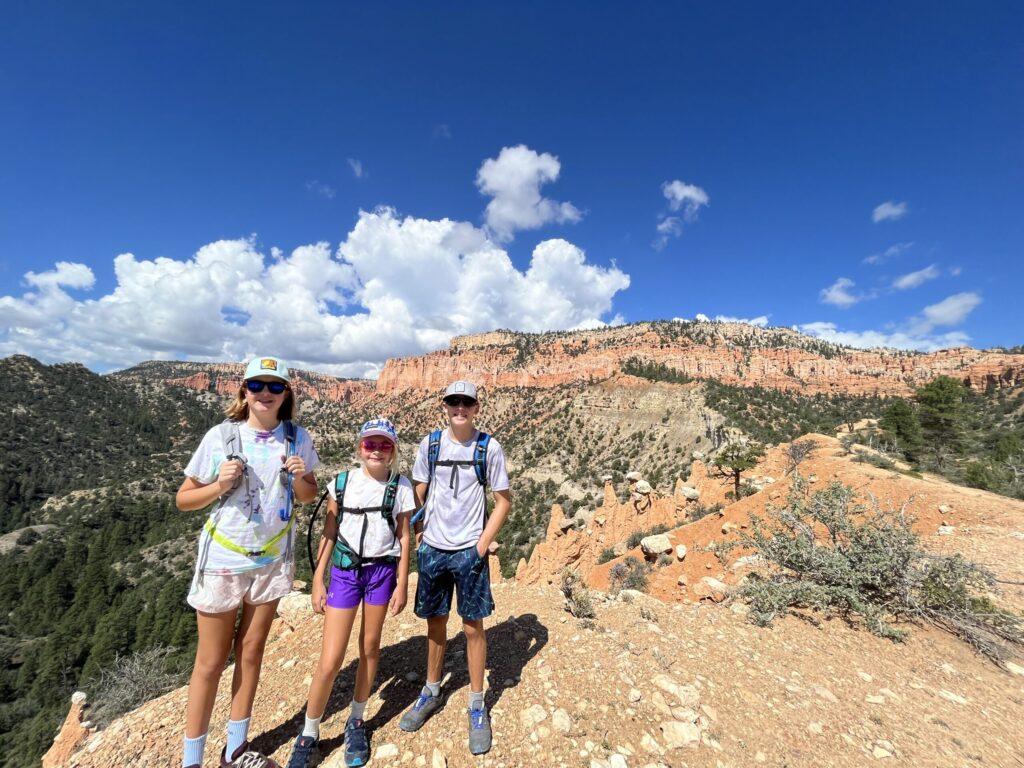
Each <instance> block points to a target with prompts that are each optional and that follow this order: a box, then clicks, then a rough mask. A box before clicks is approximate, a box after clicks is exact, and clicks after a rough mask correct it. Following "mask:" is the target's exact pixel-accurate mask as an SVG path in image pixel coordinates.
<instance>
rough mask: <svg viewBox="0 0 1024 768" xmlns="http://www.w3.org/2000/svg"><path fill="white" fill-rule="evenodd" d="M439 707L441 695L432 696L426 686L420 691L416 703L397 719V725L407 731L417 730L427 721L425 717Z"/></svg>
mask: <svg viewBox="0 0 1024 768" xmlns="http://www.w3.org/2000/svg"><path fill="white" fill-rule="evenodd" d="M440 708H441V697H440V696H434V695H433V694H432V693H431V692H430V690H429V689H428V688H424V689H423V690H422V691H420V695H419V698H417V699H416V703H414V704H413V705H412V706H411V707H409V709H407V710H405V714H404V715H402V719H401V720H399V721H398V727H399V728H401V729H402V730H403V731H407V732H408V733H412V732H413V731H418V730H419V729H420V728H422V727H423V724H424V723H425V722H427V719H428V718H429V717H430V716H431V715H432V714H434V713H435V712H437V710H439V709H440Z"/></svg>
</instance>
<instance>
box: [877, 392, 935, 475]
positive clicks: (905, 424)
mask: <svg viewBox="0 0 1024 768" xmlns="http://www.w3.org/2000/svg"><path fill="white" fill-rule="evenodd" d="M878 425H879V426H880V427H881V428H882V429H883V430H884V431H885V432H886V433H888V435H889V436H890V437H891V438H892V440H893V441H894V442H895V443H896V447H897V448H898V449H899V450H900V451H902V453H903V455H904V456H906V457H907V459H908V460H910V461H916V460H917V456H918V454H919V453H920V451H921V448H922V446H923V445H924V438H923V436H922V434H921V422H920V420H918V418H917V412H916V411H915V410H914V409H913V408H912V407H911V406H910V403H908V402H907V401H906V400H903V399H898V400H895V401H894V402H893V404H892V405H890V406H889V407H888V408H886V409H885V413H883V414H882V418H881V419H880V420H879V422H878Z"/></svg>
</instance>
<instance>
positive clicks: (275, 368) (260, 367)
mask: <svg viewBox="0 0 1024 768" xmlns="http://www.w3.org/2000/svg"><path fill="white" fill-rule="evenodd" d="M261 376H263V377H267V376H269V377H272V378H275V379H280V380H281V381H288V382H290V381H291V380H292V379H291V375H290V374H289V373H288V366H287V365H285V364H284V360H282V359H281V358H279V357H254V358H253V359H252V360H250V361H249V364H248V365H247V366H245V379H246V380H248V379H257V378H259V377H261Z"/></svg>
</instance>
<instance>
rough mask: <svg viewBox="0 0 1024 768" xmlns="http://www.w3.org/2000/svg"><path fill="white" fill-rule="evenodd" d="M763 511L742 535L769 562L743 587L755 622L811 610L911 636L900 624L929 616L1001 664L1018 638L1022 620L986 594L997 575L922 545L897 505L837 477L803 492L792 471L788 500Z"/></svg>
mask: <svg viewBox="0 0 1024 768" xmlns="http://www.w3.org/2000/svg"><path fill="white" fill-rule="evenodd" d="M769 515H770V518H769V519H768V520H765V519H762V518H760V517H758V516H753V517H752V518H751V528H750V533H742V534H741V538H740V541H739V542H738V546H741V547H749V548H751V549H754V550H755V551H756V552H757V553H759V554H760V555H761V556H762V557H763V558H765V560H766V561H767V562H768V563H769V564H771V565H773V566H774V570H773V572H772V573H770V574H769V575H768V576H760V577H759V576H757V575H752V577H751V578H750V579H749V580H748V582H747V583H746V584H745V585H744V586H743V587H741V589H740V592H739V594H740V596H741V597H743V598H745V599H746V600H747V601H748V602H749V603H750V608H751V610H750V618H751V620H752V621H754V622H755V623H757V624H759V625H762V626H767V625H769V624H771V622H772V621H773V620H774V619H775V618H776V617H777V616H779V615H781V614H784V613H786V612H788V611H790V610H792V609H794V608H797V609H811V610H815V611H820V612H822V613H824V614H826V615H836V616H840V617H842V618H844V619H846V620H847V621H850V622H851V623H854V622H856V621H863V622H864V623H865V624H866V626H867V627H868V629H869V630H870V631H871V632H873V633H874V634H877V635H880V636H882V637H887V638H890V639H892V640H902V639H903V638H904V637H905V636H906V633H907V630H906V629H905V628H903V627H898V626H897V623H901V622H919V623H927V624H931V625H933V626H936V627H938V628H940V629H943V630H945V631H947V632H950V633H951V634H953V635H955V636H957V637H959V638H961V639H962V640H964V641H966V642H967V643H968V644H970V645H971V646H972V647H973V648H974V649H975V650H977V651H978V652H980V653H982V654H984V655H985V656H987V657H988V658H990V659H992V660H994V661H996V662H997V663H1001V662H1003V661H1005V660H1007V659H1008V658H1010V657H1012V656H1013V655H1014V654H1015V653H1016V652H1017V651H1018V649H1019V647H1020V646H1022V645H1024V617H1022V616H1021V615H1020V614H1016V613H1010V612H1009V611H1006V610H1003V609H1001V608H999V607H998V606H996V605H995V604H994V603H993V602H992V601H991V599H990V598H989V597H988V594H989V593H990V592H991V591H992V590H993V589H995V586H996V579H995V576H994V575H993V574H992V573H991V572H989V571H988V570H986V569H984V568H982V567H981V566H979V565H976V564H974V563H972V562H969V561H967V560H965V559H964V558H963V557H961V556H960V555H952V556H947V555H933V554H930V553H928V552H926V551H925V550H924V549H923V548H922V546H921V542H920V538H919V537H918V535H917V534H916V533H915V532H914V531H913V529H912V528H911V525H910V522H911V521H910V520H908V519H907V518H906V516H905V515H904V513H903V510H902V509H900V510H883V509H881V508H877V507H876V508H874V509H870V510H869V509H866V508H865V507H864V506H862V505H860V504H858V503H857V502H856V501H855V492H854V490H853V489H852V488H850V487H849V486H844V485H842V484H841V483H838V482H833V483H831V484H830V485H829V486H828V487H827V488H825V489H824V490H821V491H817V492H815V493H814V494H813V495H808V493H807V484H806V482H805V481H804V480H803V478H801V477H800V475H799V474H797V475H796V476H795V479H794V483H793V490H792V492H791V494H790V497H789V501H788V504H787V506H786V507H785V508H784V509H781V510H773V511H771V512H770V513H769ZM822 534H824V535H822Z"/></svg>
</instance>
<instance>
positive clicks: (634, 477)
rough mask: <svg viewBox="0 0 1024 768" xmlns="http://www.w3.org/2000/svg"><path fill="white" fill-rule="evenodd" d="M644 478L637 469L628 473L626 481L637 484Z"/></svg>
mask: <svg viewBox="0 0 1024 768" xmlns="http://www.w3.org/2000/svg"><path fill="white" fill-rule="evenodd" d="M642 477H643V475H641V474H640V473H639V472H637V471H636V470H635V469H632V470H630V471H629V472H627V473H626V479H627V480H628V481H629V482H631V483H635V482H637V481H639V480H640V479H641V478H642Z"/></svg>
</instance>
